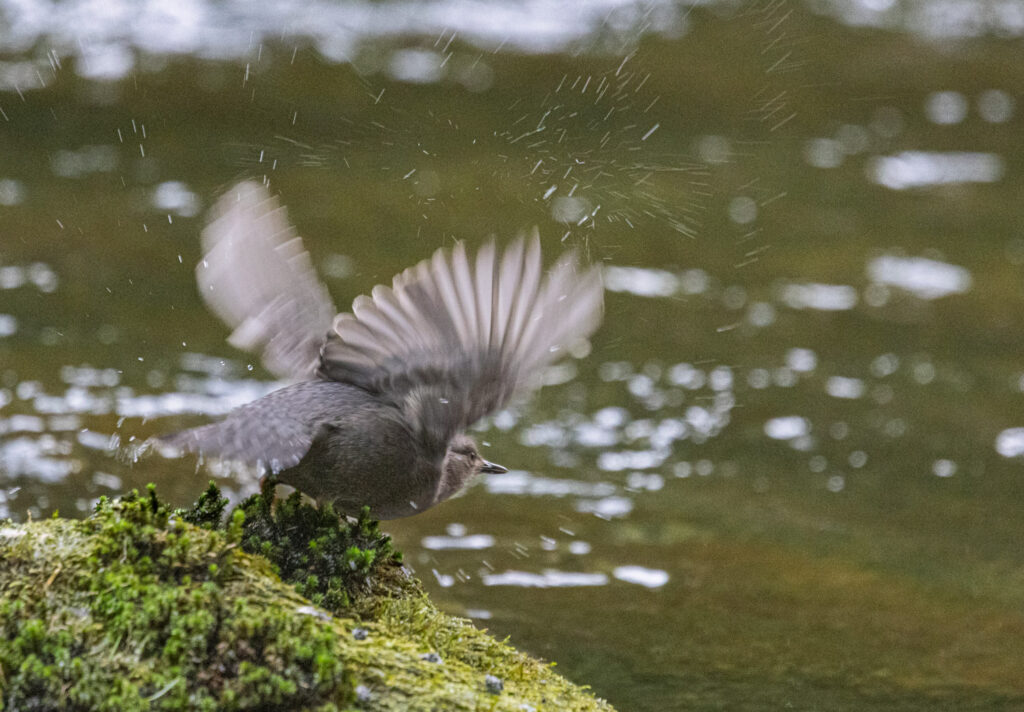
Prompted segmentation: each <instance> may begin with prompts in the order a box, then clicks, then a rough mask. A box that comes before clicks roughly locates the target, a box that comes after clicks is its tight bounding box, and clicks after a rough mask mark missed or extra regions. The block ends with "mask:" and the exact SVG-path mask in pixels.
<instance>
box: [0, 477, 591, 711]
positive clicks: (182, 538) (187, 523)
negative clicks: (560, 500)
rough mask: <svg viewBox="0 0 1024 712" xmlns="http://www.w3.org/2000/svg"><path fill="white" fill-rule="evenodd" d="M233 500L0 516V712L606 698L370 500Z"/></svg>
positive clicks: (514, 703)
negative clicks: (435, 567) (476, 611)
mask: <svg viewBox="0 0 1024 712" xmlns="http://www.w3.org/2000/svg"><path fill="white" fill-rule="evenodd" d="M223 508H224V501H223V500H221V499H220V497H219V493H217V492H216V490H213V489H211V490H210V491H209V492H207V494H206V495H205V496H204V498H203V499H202V500H200V502H199V503H198V504H197V506H196V507H194V508H193V509H191V510H189V511H178V512H173V511H171V510H170V509H169V508H167V507H166V506H165V505H164V504H162V503H161V502H160V501H159V500H158V499H157V497H156V495H155V493H154V492H153V490H152V488H151V489H150V491H149V492H148V493H147V494H146V495H139V494H137V493H133V494H132V495H129V496H126V497H124V498H122V499H120V500H119V501H116V502H110V501H105V500H104V501H101V502H100V504H99V505H98V506H97V509H96V512H95V514H93V516H91V517H90V518H89V519H86V520H82V521H74V520H66V519H58V518H54V519H51V520H48V521H42V522H30V523H28V524H12V523H10V522H0V710H118V711H120V710H183V709H189V710H340V709H352V710H517V711H521V710H530V709H533V710H610V709H611V707H610V706H609V705H608V704H607V703H605V702H604V701H602V700H598V699H596V698H594V697H593V696H592V695H590V694H589V693H588V692H587V691H586V690H584V689H581V688H579V687H576V686H575V685H573V684H571V683H569V682H568V681H566V680H565V679H563V678H562V677H560V676H558V675H557V674H555V673H554V672H553V671H552V670H551V667H550V666H549V665H545V664H543V663H541V662H539V661H537V660H534V659H532V658H530V657H528V656H526V655H523V654H522V653H519V652H517V651H516V650H514V649H513V648H512V647H510V646H508V645H507V644H505V643H502V642H499V641H496V640H495V639H493V638H491V637H490V636H489V635H487V633H486V632H484V631H481V630H479V629H477V628H475V627H474V626H473V625H472V624H470V623H469V622H468V621H466V620H463V619H459V618H454V617H452V616H448V615H445V614H443V613H441V612H439V611H438V610H437V609H436V608H435V607H434V606H433V604H432V603H431V602H430V600H429V599H428V598H427V596H426V595H425V594H424V593H423V591H422V589H421V588H420V586H419V584H418V582H416V581H415V580H414V579H413V578H412V577H410V576H409V575H408V573H407V572H406V570H405V569H404V568H402V567H401V565H400V563H399V561H398V556H397V554H396V553H395V551H394V550H393V548H392V547H391V544H390V541H388V538H387V537H386V536H383V535H381V534H380V532H379V530H377V528H376V523H375V522H371V521H370V520H369V519H368V517H367V516H366V515H365V513H364V516H363V517H361V518H360V519H359V521H358V522H355V523H352V524H344V523H341V522H339V520H338V518H337V517H336V516H334V514H333V513H332V512H330V511H329V510H315V509H313V508H311V507H308V506H307V505H305V504H302V503H301V502H300V500H299V499H298V498H297V497H295V498H291V499H289V500H286V501H285V503H283V504H279V505H278V507H277V508H275V509H274V510H273V511H272V510H271V507H270V504H269V500H268V499H267V498H266V497H259V496H258V497H256V498H253V499H250V500H248V501H247V502H245V503H243V504H242V505H240V506H239V507H238V508H237V509H236V510H235V511H234V512H233V513H232V515H231V516H230V517H229V518H228V522H227V524H226V525H225V524H223V523H221V519H222V512H223ZM252 551H256V552H260V553H250V552H252ZM263 554H266V555H268V556H270V557H272V558H271V559H268V558H265V557H264V556H263ZM279 573H280V575H279ZM282 577H284V578H287V579H288V580H289V581H291V582H292V583H288V582H286V581H282ZM293 584H294V585H293ZM296 586H297V587H298V589H299V590H301V591H302V592H303V594H304V595H303V594H300V593H299V591H298V590H296ZM314 602H315V603H314Z"/></svg>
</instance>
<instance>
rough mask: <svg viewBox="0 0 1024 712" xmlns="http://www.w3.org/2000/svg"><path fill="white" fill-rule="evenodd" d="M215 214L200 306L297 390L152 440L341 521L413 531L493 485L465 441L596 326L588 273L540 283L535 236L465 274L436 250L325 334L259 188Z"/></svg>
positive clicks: (312, 286)
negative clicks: (481, 477)
mask: <svg viewBox="0 0 1024 712" xmlns="http://www.w3.org/2000/svg"><path fill="white" fill-rule="evenodd" d="M214 214H215V217H214V219H213V220H212V221H211V223H210V225H209V226H208V227H207V229H206V231H204V247H205V249H206V256H205V257H204V259H203V261H201V262H200V264H199V267H198V268H197V276H198V280H199V284H200V287H201V290H202V293H203V295H204V297H205V298H206V300H207V302H208V303H209V304H210V306H211V307H212V308H213V309H214V311H215V312H217V313H218V314H219V315H220V316H221V317H222V318H223V319H224V320H225V321H226V322H227V323H228V324H229V325H230V326H232V327H234V328H235V331H234V333H233V334H232V336H231V339H230V340H231V341H232V343H235V344H236V345H239V346H241V347H243V348H248V349H251V350H257V349H258V350H262V353H263V357H264V362H265V363H266V364H267V366H268V368H270V369H271V370H272V371H274V372H276V373H278V375H281V376H283V377H288V378H292V379H295V380H298V381H299V382H297V383H293V384H291V385H288V386H285V387H284V388H281V389H279V390H276V391H274V392H272V393H270V394H268V395H266V396H264V397H263V398H260V399H258V400H256V401H254V402H252V403H249V404H247V405H243V406H241V407H240V408H237V409H236V410H234V411H232V412H231V413H230V414H229V415H228V416H227V417H226V418H225V419H224V420H222V421H220V422H218V423H213V424H210V425H204V426H200V427H198V428H193V429H191V430H186V431H183V432H180V433H176V434H173V435H169V436H165V437H163V438H160V439H161V440H162V441H163V442H164V443H166V444H170V445H172V446H175V447H179V448H182V449H185V450H191V451H195V452H200V453H203V454H208V455H214V456H218V457H222V458H228V459H234V460H241V461H245V462H249V463H254V464H259V465H261V466H262V467H263V468H264V469H265V470H267V471H269V473H270V474H271V475H272V476H273V477H274V478H275V479H276V480H277V481H279V482H283V483H285V484H289V485H292V486H294V487H295V488H297V489H299V490H301V491H302V492H305V493H306V494H308V495H310V496H312V497H314V498H316V499H317V500H318V501H322V502H324V501H329V502H332V503H334V505H335V506H336V508H337V509H338V510H339V511H341V512H345V513H356V512H358V511H359V510H360V508H362V507H363V506H364V505H368V506H369V507H370V511H371V513H372V514H373V515H374V516H376V517H378V518H381V519H393V518H397V517H404V516H409V515H411V514H415V513H417V512H420V511H423V510H424V509H427V508H429V507H432V506H433V505H435V504H437V503H438V502H441V501H443V500H445V499H447V498H448V497H450V496H452V495H453V494H455V493H456V492H458V491H459V490H460V489H461V488H462V487H463V486H464V485H465V484H466V483H468V482H469V481H470V480H471V479H472V478H473V477H474V476H475V475H477V474H479V473H480V472H503V471H505V470H504V468H502V467H501V466H499V465H494V464H492V463H489V462H487V461H486V460H484V459H483V458H481V457H480V455H479V453H478V452H477V448H476V445H475V443H474V442H473V440H472V439H471V438H469V437H468V436H466V435H465V434H464V430H465V429H466V428H467V427H469V426H470V425H472V424H473V423H474V422H476V421H477V420H479V419H480V418H481V417H483V416H485V415H487V414H489V413H492V412H494V411H495V410H497V409H498V408H500V407H502V406H504V405H505V404H507V403H508V402H509V401H510V399H511V398H512V397H513V396H514V395H515V394H517V393H520V392H525V391H527V390H529V389H530V388H533V387H536V385H537V376H538V373H539V370H540V369H541V368H542V367H543V366H545V365H547V364H548V363H550V362H552V361H554V360H555V359H556V358H558V357H559V356H560V355H562V353H563V352H564V350H565V348H566V347H567V346H569V345H570V344H571V343H572V342H573V341H575V340H577V339H579V338H582V337H585V336H587V335H589V333H590V332H591V331H593V329H594V328H596V326H597V323H598V322H599V320H600V313H601V308H602V288H601V283H600V277H599V275H598V273H597V271H596V270H595V269H589V270H586V271H585V272H583V273H582V274H578V273H577V270H576V266H575V260H574V259H573V258H572V257H571V256H566V257H563V259H562V260H560V261H559V262H558V263H557V264H556V265H555V267H554V268H553V269H552V270H551V271H550V272H549V273H548V274H547V275H543V270H542V268H541V263H540V247H539V240H538V239H537V238H536V236H534V237H533V238H532V239H531V240H529V241H524V240H522V239H520V240H517V241H515V242H513V243H512V245H511V246H510V247H509V248H508V249H506V251H505V252H504V254H502V255H499V254H498V252H497V251H496V250H495V248H494V246H493V244H488V245H485V246H484V248H483V249H481V251H480V252H479V253H478V254H477V256H476V260H475V261H473V262H471V261H470V260H469V259H468V258H467V257H466V253H465V249H464V248H463V247H462V246H461V244H459V245H456V247H455V249H454V250H453V251H451V252H450V253H446V252H444V251H441V250H438V251H437V252H436V253H435V254H434V257H433V258H432V259H430V260H424V261H423V262H421V263H420V264H419V265H417V266H416V267H414V268H410V269H408V270H406V271H405V272H403V273H402V274H400V275H398V276H397V277H395V280H394V285H393V287H392V288H387V287H376V288H375V289H374V290H373V295H372V298H371V297H359V298H357V299H356V301H355V303H354V304H353V312H354V313H353V314H339V315H338V316H336V317H334V319H333V324H332V323H331V319H330V318H329V317H328V315H333V313H334V310H333V306H332V305H331V304H330V301H329V298H328V297H327V296H326V294H327V293H326V290H325V289H324V288H323V286H322V285H321V284H320V283H319V281H318V280H317V279H316V277H315V274H314V273H313V271H312V268H311V267H310V265H309V258H308V255H307V254H306V252H305V250H304V249H303V248H302V244H301V241H300V240H299V238H298V237H297V236H295V234H294V232H293V231H292V229H291V227H290V225H288V223H287V221H286V220H285V217H284V209H283V208H281V207H279V206H278V205H277V203H276V201H274V199H273V198H271V197H270V196H269V195H268V194H267V193H266V191H265V190H264V189H263V188H262V186H259V185H257V184H254V183H241V184H239V185H238V186H235V188H233V189H232V190H231V191H229V193H228V194H227V195H226V196H225V197H224V198H222V199H221V201H220V203H219V204H218V206H217V208H216V209H215V213H214ZM325 322H326V323H325ZM325 333H326V337H325V336H322V335H323V334H325Z"/></svg>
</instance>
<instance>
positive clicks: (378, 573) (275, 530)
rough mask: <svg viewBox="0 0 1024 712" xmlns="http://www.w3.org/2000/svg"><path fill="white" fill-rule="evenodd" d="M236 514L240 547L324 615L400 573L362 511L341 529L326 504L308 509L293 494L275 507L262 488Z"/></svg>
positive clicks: (396, 556) (390, 549) (393, 554)
mask: <svg viewBox="0 0 1024 712" xmlns="http://www.w3.org/2000/svg"><path fill="white" fill-rule="evenodd" d="M238 510H239V511H241V512H243V513H244V514H245V521H244V523H243V525H242V541H241V545H242V548H243V549H244V550H245V551H248V552H250V553H254V554H260V555H262V556H264V557H266V558H267V559H269V560H270V562H271V563H273V564H274V566H275V567H276V568H277V571H278V573H279V574H280V576H281V578H282V580H284V581H287V582H289V583H292V584H294V585H295V588H296V589H297V590H298V592H299V593H300V594H302V595H303V596H305V597H306V598H308V599H309V600H311V601H313V602H314V603H316V604H317V605H318V606H321V607H323V608H325V609H327V610H329V611H332V612H335V613H338V612H340V611H342V610H343V609H345V608H347V607H348V606H349V604H350V602H351V600H352V598H353V597H355V596H357V595H360V594H367V593H369V592H370V591H371V590H375V589H376V588H377V587H378V585H379V584H381V583H383V582H386V581H387V580H388V579H389V576H388V575H389V573H392V574H393V573H394V572H396V571H400V564H401V560H402V558H401V554H400V553H399V552H397V551H396V550H395V548H394V546H393V545H392V543H391V538H390V537H388V536H387V535H386V534H383V533H382V532H381V531H380V525H379V524H378V522H376V521H375V520H373V519H370V510H369V509H368V508H366V507H364V508H363V511H362V512H360V514H359V517H358V519H357V520H356V521H355V522H354V523H351V524H348V525H345V524H343V523H341V520H340V519H339V517H338V515H337V514H336V513H335V511H334V508H333V507H332V506H331V505H330V504H326V505H323V506H321V507H319V508H318V507H314V506H312V505H310V504H307V503H306V502H305V501H303V499H302V496H301V495H300V494H299V493H298V492H295V493H293V494H292V495H290V496H289V497H287V498H286V499H283V500H279V501H277V502H276V504H275V502H274V499H273V487H272V485H269V484H268V485H265V486H264V489H263V492H262V493H260V494H257V495H253V496H252V497H250V498H249V499H247V500H245V501H244V502H242V503H241V504H240V505H239V506H238Z"/></svg>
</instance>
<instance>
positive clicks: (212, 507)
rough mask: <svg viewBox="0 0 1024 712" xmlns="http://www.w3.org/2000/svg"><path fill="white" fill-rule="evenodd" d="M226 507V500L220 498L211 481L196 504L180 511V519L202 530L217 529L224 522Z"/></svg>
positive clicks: (218, 490)
mask: <svg viewBox="0 0 1024 712" xmlns="http://www.w3.org/2000/svg"><path fill="white" fill-rule="evenodd" d="M227 506H228V498H227V497H221V496H220V489H218V488H217V485H216V484H214V483H213V482H212V481H211V482H210V485H209V487H207V488H206V491H205V492H203V493H202V494H201V495H200V496H199V499H198V500H196V503H195V504H193V505H192V506H191V507H189V508H188V509H186V510H182V512H181V518H182V519H184V520H185V521H186V522H188V523H189V524H195V525H196V526H197V527H202V528H203V529H218V528H220V526H221V524H222V523H223V521H224V510H225V509H226V508H227Z"/></svg>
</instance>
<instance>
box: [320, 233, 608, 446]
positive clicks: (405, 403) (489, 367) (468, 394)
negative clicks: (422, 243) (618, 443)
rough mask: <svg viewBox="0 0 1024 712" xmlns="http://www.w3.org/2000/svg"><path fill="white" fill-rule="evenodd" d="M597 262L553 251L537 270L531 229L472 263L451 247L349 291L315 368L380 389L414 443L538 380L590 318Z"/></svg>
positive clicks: (597, 293)
mask: <svg viewBox="0 0 1024 712" xmlns="http://www.w3.org/2000/svg"><path fill="white" fill-rule="evenodd" d="M603 303H604V291H603V286H602V284H601V275H600V270H599V269H598V268H597V267H587V268H583V267H580V266H579V264H578V261H577V259H576V256H575V254H574V253H572V252H569V253H566V254H565V255H563V256H562V257H561V258H560V259H559V260H558V261H557V262H556V263H555V265H554V266H553V267H552V268H551V269H550V270H549V271H548V272H547V273H546V274H545V272H544V269H543V265H542V263H541V254H540V239H539V237H538V236H537V233H536V230H535V231H534V232H533V234H532V235H531V236H530V237H528V238H525V239H524V238H523V237H520V238H518V239H517V240H515V241H514V242H512V244H511V245H509V246H508V248H507V249H506V250H505V251H504V252H503V253H499V251H498V250H497V249H496V248H495V246H494V243H493V242H488V243H486V244H485V245H484V246H483V247H482V248H481V250H480V251H479V252H478V253H477V254H476V256H475V258H474V259H470V257H469V256H468V255H467V254H466V249H465V246H464V245H463V244H462V243H458V244H456V245H455V247H454V249H452V250H451V251H446V250H443V249H440V250H438V251H437V252H435V253H434V255H433V257H432V258H431V259H428V260H424V261H423V262H420V263H419V264H418V265H416V266H415V267H411V268H409V269H407V270H405V271H404V272H402V273H401V274H399V275H398V276H397V277H395V279H394V282H393V286H392V287H390V288H389V287H384V286H378V287H375V288H374V289H373V292H372V296H370V297H367V296H361V297H358V298H356V300H355V302H354V303H353V305H352V313H351V314H339V315H338V316H337V317H335V320H334V329H333V331H332V332H331V333H330V335H329V337H328V339H327V342H326V343H325V344H324V347H323V349H322V352H321V360H320V366H319V374H320V375H321V376H322V377H324V378H329V379H332V380H336V381H342V382H346V383H352V384H354V385H357V386H360V387H361V388H365V389H366V390H368V391H370V392H372V393H376V394H379V395H381V396H382V397H385V398H387V399H389V400H391V401H393V402H395V403H396V405H398V406H399V407H401V408H402V409H403V411H405V413H406V415H407V417H408V418H409V419H410V421H411V422H412V424H413V426H414V428H415V429H416V431H417V432H419V433H420V435H421V436H422V437H423V438H424V440H425V441H426V442H427V443H428V444H430V445H434V446H440V447H443V446H444V445H445V444H446V443H447V442H448V440H449V439H450V438H451V437H452V435H454V434H455V433H456V432H458V431H460V430H463V429H465V428H466V427H468V426H470V425H472V424H473V423H474V422H475V421H477V420H479V419H480V418H481V417H483V416H485V415H487V414H489V413H492V412H494V411H495V410H497V409H499V408H501V407H502V406H504V405H506V404H507V403H508V402H509V400H510V399H511V398H512V397H513V396H514V395H515V394H517V393H522V392H526V391H528V390H530V389H531V388H534V387H536V386H537V385H539V376H540V375H541V371H542V370H543V368H544V367H545V366H547V365H548V364H550V363H552V362H553V361H555V360H557V359H559V358H560V357H562V356H563V355H564V354H565V353H566V351H567V349H568V348H569V347H570V346H571V345H572V344H573V343H574V342H576V341H577V340H579V339H584V338H586V337H588V336H590V334H591V333H592V332H593V331H594V330H595V329H596V328H597V325H598V324H599V323H600V321H601V316H602V312H603Z"/></svg>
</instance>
